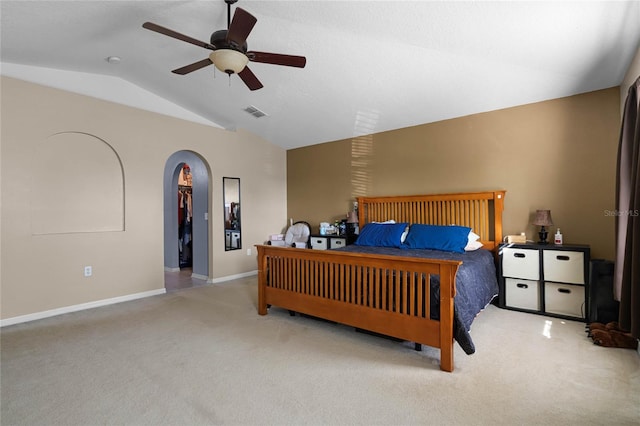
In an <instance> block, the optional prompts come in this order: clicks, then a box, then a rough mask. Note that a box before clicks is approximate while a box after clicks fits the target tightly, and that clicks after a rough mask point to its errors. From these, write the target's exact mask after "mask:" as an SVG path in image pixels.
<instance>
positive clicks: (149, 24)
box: [142, 22, 216, 50]
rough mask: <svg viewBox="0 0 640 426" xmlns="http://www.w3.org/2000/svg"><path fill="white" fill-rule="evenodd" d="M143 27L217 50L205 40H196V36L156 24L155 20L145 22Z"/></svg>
mask: <svg viewBox="0 0 640 426" xmlns="http://www.w3.org/2000/svg"><path fill="white" fill-rule="evenodd" d="M142 28H146V29H148V30H151V31H155V32H157V33H160V34H164V35H166V36H169V37H173V38H175V39H178V40H181V41H186V42H187V43H191V44H195V45H196V46H200V47H204V48H205V49H209V50H216V48H215V46H213V45H211V44H209V43H205V42H204V41H200V40H196V39H195V38H192V37H189V36H186V35H184V34H180V33H179V32H176V31H173V30H170V29H169V28H166V27H163V26H161V25H158V24H154V23H153V22H145V23H144V24H142Z"/></svg>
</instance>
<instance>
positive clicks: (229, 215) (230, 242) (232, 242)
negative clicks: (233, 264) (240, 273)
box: [222, 177, 242, 251]
mask: <svg viewBox="0 0 640 426" xmlns="http://www.w3.org/2000/svg"><path fill="white" fill-rule="evenodd" d="M222 190H223V192H224V200H223V203H224V250H225V251H228V250H240V249H241V248H242V239H241V235H242V234H241V231H240V178H230V177H223V178H222Z"/></svg>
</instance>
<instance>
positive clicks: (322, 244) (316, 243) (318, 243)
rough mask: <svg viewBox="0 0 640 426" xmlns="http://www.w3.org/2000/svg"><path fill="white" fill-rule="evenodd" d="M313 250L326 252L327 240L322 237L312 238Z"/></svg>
mask: <svg viewBox="0 0 640 426" xmlns="http://www.w3.org/2000/svg"><path fill="white" fill-rule="evenodd" d="M311 248H312V249H315V250H326V249H327V239H326V238H324V237H322V238H318V237H311Z"/></svg>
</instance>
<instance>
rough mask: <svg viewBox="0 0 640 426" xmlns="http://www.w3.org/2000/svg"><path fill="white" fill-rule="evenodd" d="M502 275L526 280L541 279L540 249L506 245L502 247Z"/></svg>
mask: <svg viewBox="0 0 640 426" xmlns="http://www.w3.org/2000/svg"><path fill="white" fill-rule="evenodd" d="M502 275H503V276H505V277H517V278H522V279H526V280H534V281H535V280H539V279H540V251H538V250H531V249H520V248H514V247H504V248H503V249H502Z"/></svg>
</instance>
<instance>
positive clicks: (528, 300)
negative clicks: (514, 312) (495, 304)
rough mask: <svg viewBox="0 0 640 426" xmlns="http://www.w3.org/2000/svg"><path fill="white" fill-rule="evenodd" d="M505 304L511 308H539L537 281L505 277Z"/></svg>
mask: <svg viewBox="0 0 640 426" xmlns="http://www.w3.org/2000/svg"><path fill="white" fill-rule="evenodd" d="M504 286H505V289H504V291H505V296H506V300H505V304H506V305H507V306H509V307H511V308H519V309H530V310H532V311H539V310H540V291H539V288H538V281H530V280H519V279H514V278H506V279H505V285H504Z"/></svg>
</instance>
